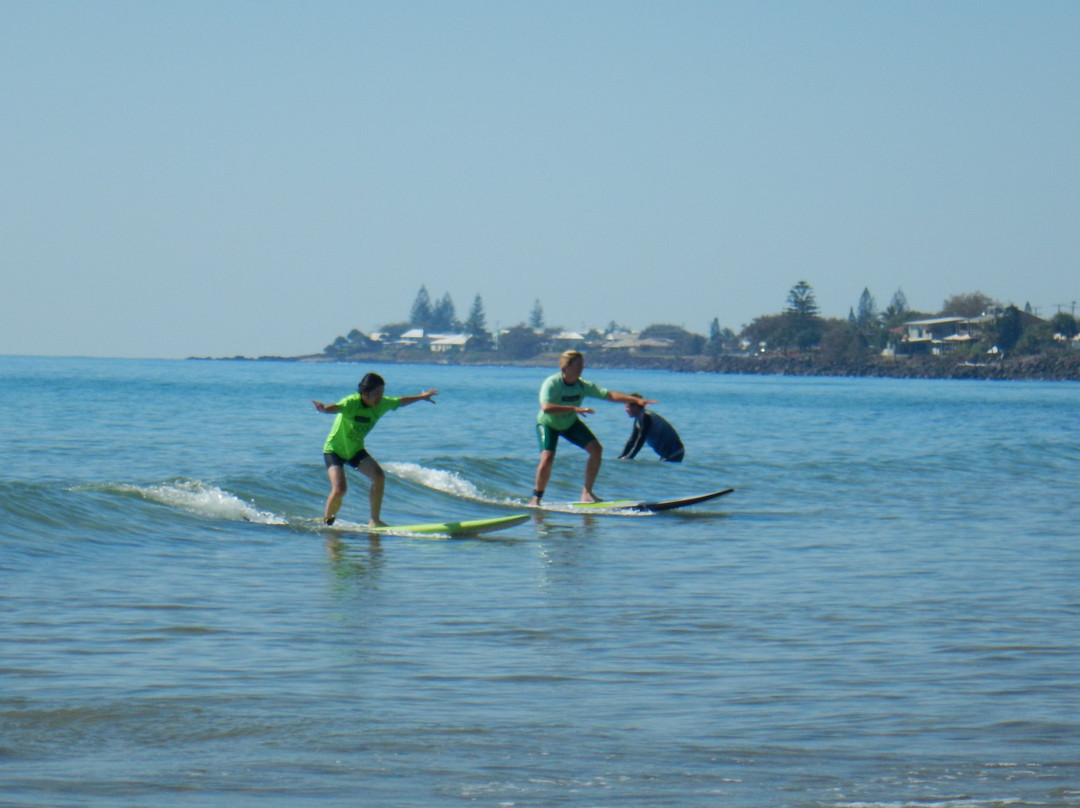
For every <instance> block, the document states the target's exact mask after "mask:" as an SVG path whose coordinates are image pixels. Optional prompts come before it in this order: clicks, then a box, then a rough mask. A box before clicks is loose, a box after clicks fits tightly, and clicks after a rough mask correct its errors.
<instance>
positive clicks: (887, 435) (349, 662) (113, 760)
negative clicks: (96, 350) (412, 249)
mask: <svg viewBox="0 0 1080 808" xmlns="http://www.w3.org/2000/svg"><path fill="white" fill-rule="evenodd" d="M369 369H373V370H377V371H378V372H381V373H382V374H383V375H384V376H385V377H386V378H387V381H388V392H389V393H390V394H391V395H394V394H398V395H404V394H411V393H416V392H420V390H422V389H423V388H425V387H428V386H435V387H438V388H439V390H440V391H441V394H440V396H439V399H438V404H437V405H435V406H431V405H428V404H425V403H422V402H421V403H418V404H415V405H413V406H411V407H408V408H406V409H403V410H398V411H397V412H393V413H390V414H388V415H387V416H386V417H385V418H384V419H383V420H382V421H381V422H380V424H379V426H378V427H377V428H376V430H375V431H374V432H373V433H372V436H371V438H370V439H369V441H368V448H369V450H370V451H371V453H372V454H373V455H374V456H375V457H376V458H377V459H378V460H379V461H380V462H381V463H382V464H383V465H384V467H385V468H386V469H387V471H388V472H389V474H390V478H389V480H388V484H387V494H386V501H385V505H384V509H383V515H384V518H385V519H387V521H391V522H399V523H409V522H418V521H431V520H435V519H444V518H448V517H453V518H482V517H486V516H499V515H507V514H509V513H512V512H514V511H513V509H512V507H511V506H510V504H509V503H510V502H512V501H514V500H517V501H524V500H525V499H526V498H527V497H528V495H529V492H530V490H531V488H532V475H533V471H534V468H535V462H536V456H537V450H536V446H535V439H534V434H533V419H534V415H535V411H536V408H537V402H536V394H537V390H538V388H539V385H540V382H541V380H542V379H543V377H544V376H545V375H547V373H548V371H547V370H545V369H524V368H459V367H429V366H407V365H382V366H378V365H372V366H370V367H368V366H354V365H326V364H319V365H314V364H277V363H240V362H216V363H213V362H182V361H136V360H95V359H32V358H11V357H9V358H0V461H2V462H0V519H2V523H0V621H2V622H0V629H2V630H0V805H4V806H110V807H111V806H190V805H221V806H226V805H227V806H247V805H258V806H282V808H285V807H288V808H292V806H457V805H480V806H493V807H494V808H509V807H510V806H641V807H642V808H646V807H648V808H652V807H653V806H679V807H680V808H681V807H683V806H689V807H694V806H720V807H724V808H728V807H735V808H742V807H743V806H745V807H746V808H771V807H772V806H830V807H836V808H865V807H866V806H883V807H887V808H896V807H899V806H935V807H940V806H946V807H947V808H961V807H962V806H1010V807H1012V806H1080V526H1078V521H1077V520H1078V516H1080V385H1076V384H1070V383H1058V384H1049V383H1047V384H1044V383H1019V382H1015V383H1014V382H951V381H901V380H877V379H875V380H871V379H806V378H800V379H794V378H778V377H736V376H711V375H679V374H668V373H662V372H643V371H616V370H602V369H601V370H595V371H587V372H586V378H590V379H592V380H594V381H597V382H599V383H601V384H603V385H605V386H608V387H611V388H614V389H618V390H622V391H624V392H630V391H631V390H634V391H640V392H641V393H643V394H645V395H646V396H648V397H651V398H656V399H659V402H660V403H659V404H657V405H655V409H656V411H657V412H659V413H661V414H663V415H665V416H666V417H667V418H668V419H669V420H670V421H671V422H672V423H673V424H675V426H676V427H677V428H678V429H679V431H680V433H681V434H682V436H683V438H684V441H685V442H686V444H687V459H686V462H685V463H683V464H682V465H669V464H662V463H660V462H658V461H657V460H656V458H655V457H654V456H651V455H650V452H649V450H648V449H646V450H645V451H644V452H643V453H642V454H641V455H640V456H639V458H638V459H637V460H636V461H634V462H632V463H627V462H619V461H617V460H615V459H614V458H615V457H616V456H617V454H618V451H619V449H620V448H621V447H622V444H623V442H624V441H625V440H626V438H627V436H628V435H629V431H630V429H629V427H630V424H629V420H628V419H627V418H626V416H625V414H624V413H623V411H622V407H621V406H620V405H617V404H604V403H599V402H598V403H597V408H598V412H597V413H596V415H594V416H592V417H591V418H590V419H589V421H588V423H589V425H590V426H591V427H592V429H593V431H594V432H596V434H597V436H598V437H599V438H600V439H601V441H603V443H604V444H605V446H606V449H607V452H606V455H607V461H606V463H605V466H604V468H603V470H602V471H601V477H600V482H599V484H598V486H597V493H599V494H600V495H602V496H607V497H615V496H632V497H650V498H653V497H666V496H679V495H689V494H696V493H703V492H705V491H710V490H713V489H716V488H721V487H727V486H732V487H734V488H735V489H736V490H735V493H734V494H732V495H730V496H728V497H725V498H723V499H720V500H717V501H715V502H713V503H708V504H706V505H702V506H700V507H698V508H695V509H692V510H688V511H685V512H681V513H669V514H663V515H655V516H636V517H615V516H581V515H568V514H544V515H537V517H535V518H534V520H533V521H531V522H527V523H525V524H524V525H521V526H518V527H515V528H512V529H510V530H508V531H504V532H502V533H497V534H490V535H489V536H488V537H486V538H485V539H483V540H450V541H445V540H431V539H419V538H408V537H398V538H392V537H383V538H382V539H374V538H369V537H368V536H367V535H365V534H362V533H350V532H347V531H341V532H337V531H335V532H330V531H325V530H319V529H318V527H317V522H316V519H317V517H318V516H319V515H320V514H321V509H322V503H323V499H324V497H325V495H326V489H327V483H326V474H325V470H324V469H323V466H322V457H321V449H322V442H323V439H324V438H325V435H326V433H327V430H328V429H329V427H330V424H331V420H332V419H331V418H330V417H329V416H325V415H320V414H319V413H317V412H315V410H314V408H313V407H312V406H311V404H310V402H309V399H311V398H316V399H320V400H325V401H336V400H338V399H339V398H341V397H343V396H344V395H346V394H348V393H350V392H351V391H353V390H355V387H356V382H357V380H358V378H359V376H360V375H362V373H363V372H364V371H366V370H369ZM583 465H584V453H583V452H581V451H580V450H577V449H574V448H573V447H570V446H566V445H564V447H563V448H561V449H560V453H559V458H558V460H557V461H556V467H555V473H554V475H553V477H552V481H551V484H550V486H549V488H548V498H549V499H571V498H573V497H575V496H576V494H577V493H578V490H579V488H580V482H581V474H582V470H583ZM350 473H351V472H350ZM350 481H351V489H350V492H349V494H348V496H347V498H346V502H345V507H344V509H343V511H342V517H343V519H344V520H346V521H347V522H361V521H364V520H366V512H367V493H366V492H367V486H366V481H365V480H363V478H361V477H360V476H359V475H352V476H350Z"/></svg>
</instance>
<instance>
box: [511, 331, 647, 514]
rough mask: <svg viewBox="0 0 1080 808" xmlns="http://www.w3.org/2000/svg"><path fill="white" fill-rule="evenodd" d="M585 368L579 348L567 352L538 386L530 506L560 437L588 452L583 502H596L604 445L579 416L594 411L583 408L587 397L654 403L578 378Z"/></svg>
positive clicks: (548, 471) (543, 485)
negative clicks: (536, 443) (537, 452)
mask: <svg viewBox="0 0 1080 808" xmlns="http://www.w3.org/2000/svg"><path fill="white" fill-rule="evenodd" d="M584 369H585V357H584V356H583V355H582V354H581V352H580V351H566V352H565V353H563V354H562V355H561V356H560V357H559V372H558V373H556V374H554V375H553V376H549V377H548V378H547V379H545V380H544V383H543V384H542V385H541V386H540V412H539V413H538V414H537V416H536V437H537V440H538V441H539V443H540V463H539V465H537V467H536V487H535V488H534V489H533V496H532V501H531V502H530V503H529V504H530V505H539V504H540V500H541V499H542V498H543V496H544V489H545V488H547V483H548V480H549V479H550V478H551V468H552V466H553V465H554V464H555V449H556V447H557V446H558V443H559V437H560V436H561V437H564V438H566V439H567V440H568V441H570V442H571V443H572V444H574V445H575V446H580V447H581V448H582V449H584V450H585V451H586V452H587V453H588V455H589V458H588V460H586V461H585V484H584V485H583V486H582V488H581V501H582V502H599V501H600V500H599V499H598V498H597V497H596V496H595V495H594V494H593V484H594V483H595V482H596V475H597V474H598V473H599V471H600V463H601V462H602V461H603V452H604V447H603V446H601V445H600V441H598V440H597V439H596V436H595V435H593V433H592V431H591V430H590V429H589V428H588V427H587V426H585V422H584V421H582V420H581V419H580V418H579V417H578V416H580V415H591V414H593V413H594V412H596V410H594V409H592V408H590V407H582V406H581V402H582V400H584V398H585V397H586V396H588V397H590V398H599V399H603V400H604V401H617V402H620V403H623V404H626V403H632V404H636V405H637V406H639V407H644V406H645V405H647V404H655V403H656V402H655V401H653V400H651V399H645V398H641V396H636V395H627V394H626V393H620V392H618V391H616V390H607V389H605V388H603V387H600V386H599V385H596V384H593V383H592V382H588V381H585V380H584V379H582V378H581V373H582V371H583V370H584Z"/></svg>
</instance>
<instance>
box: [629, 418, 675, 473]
mask: <svg viewBox="0 0 1080 808" xmlns="http://www.w3.org/2000/svg"><path fill="white" fill-rule="evenodd" d="M646 443H648V444H649V446H651V447H652V449H653V451H654V452H656V453H657V454H658V455H660V458H661V459H662V460H667V461H668V462H670V463H678V462H680V461H681V460H682V459H683V456H684V454H685V453H686V450H685V449H684V448H683V444H682V441H681V440H679V433H678V432H676V431H675V427H673V426H672V425H671V424H669V423H668V422H667V421H665V420H664V419H663V418H662V417H661V416H659V415H657V414H656V413H655V412H649V411H648V410H642V411H641V414H640V415H638V417H637V418H635V419H634V431H633V432H631V433H630V440H628V441H627V442H626V446H625V447H624V448H623V450H622V454H621V455H619V459H620V460H630V459H632V458H633V457H634V456H635V455H636V454H637V453H638V452H640V451H641V447H642V446H644V445H645V444H646Z"/></svg>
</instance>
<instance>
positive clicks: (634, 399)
mask: <svg viewBox="0 0 1080 808" xmlns="http://www.w3.org/2000/svg"><path fill="white" fill-rule="evenodd" d="M607 400H608V401H618V402H619V403H620V404H637V405H638V406H639V407H644V406H645V405H646V404H655V403H656V399H654V398H641V397H640V396H631V395H628V394H626V393H620V392H619V391H618V390H608V394H607Z"/></svg>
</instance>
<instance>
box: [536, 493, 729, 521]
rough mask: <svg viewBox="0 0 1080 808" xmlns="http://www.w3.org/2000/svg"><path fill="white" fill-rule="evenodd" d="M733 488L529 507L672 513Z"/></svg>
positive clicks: (610, 512) (605, 512) (587, 511)
mask: <svg viewBox="0 0 1080 808" xmlns="http://www.w3.org/2000/svg"><path fill="white" fill-rule="evenodd" d="M734 490H735V489H734V488H724V489H721V490H720V491H710V492H709V493H708V494H698V495H697V496H693V497H679V498H678V499H662V500H641V499H607V500H604V501H603V502H552V503H550V504H540V505H532V506H530V507H533V508H538V509H539V510H550V511H560V512H563V513H565V512H571V513H575V512H577V513H596V514H612V515H614V514H617V513H619V512H620V511H621V512H623V513H626V512H627V511H629V512H634V513H661V512H662V511H673V510H675V509H676V508H687V507H689V506H691V505H699V504H701V503H702V502H708V501H709V500H710V499H716V498H718V497H722V496H725V495H726V494H730V493H731V492H732V491H734Z"/></svg>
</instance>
